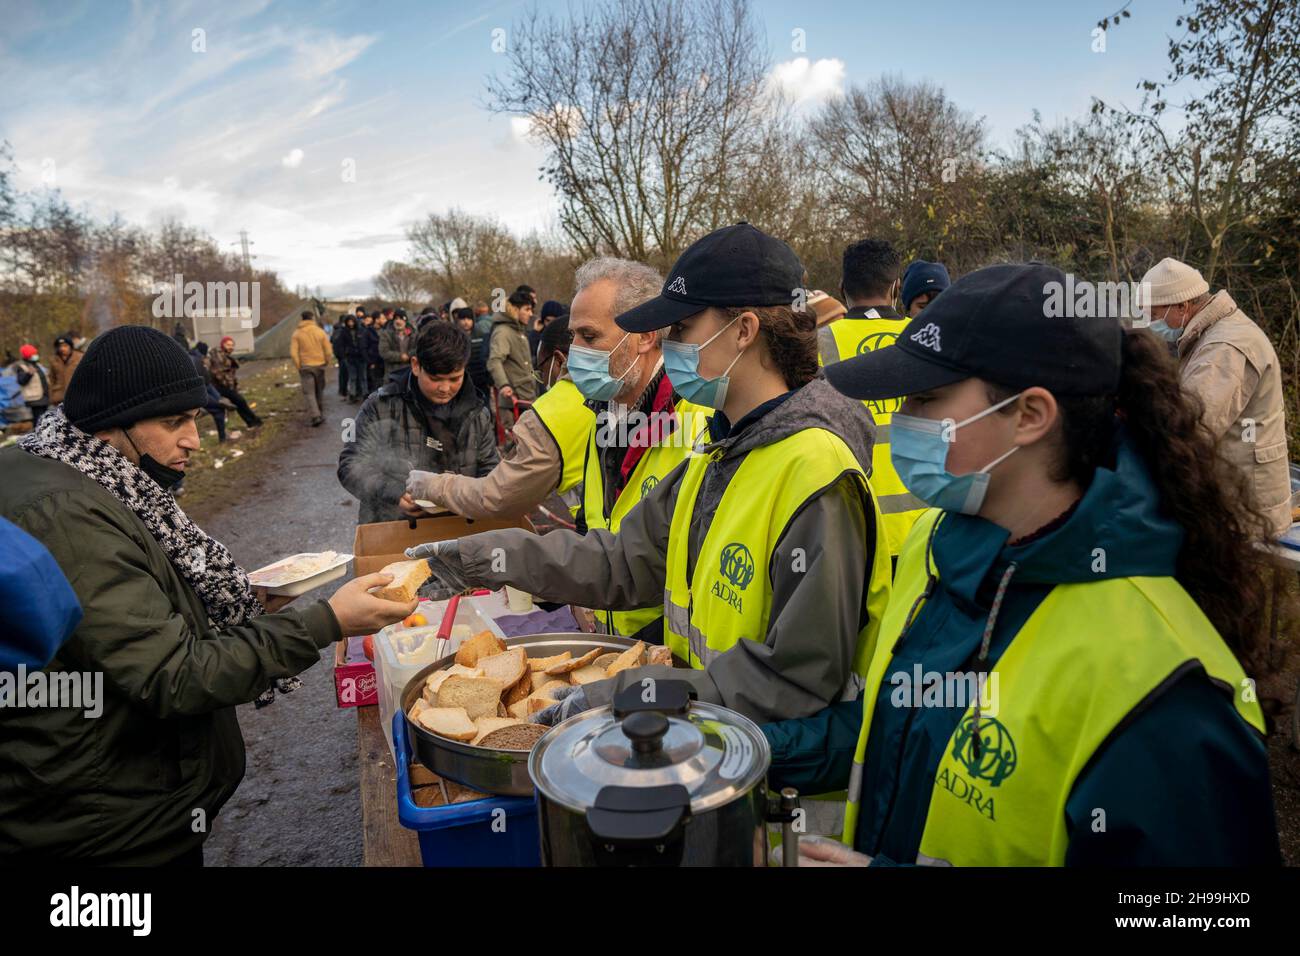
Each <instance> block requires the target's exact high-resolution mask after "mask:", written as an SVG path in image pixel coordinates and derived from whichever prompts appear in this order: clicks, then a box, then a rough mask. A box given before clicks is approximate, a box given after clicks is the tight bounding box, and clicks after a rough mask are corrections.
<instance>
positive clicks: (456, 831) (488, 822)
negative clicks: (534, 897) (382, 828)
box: [389, 714, 542, 866]
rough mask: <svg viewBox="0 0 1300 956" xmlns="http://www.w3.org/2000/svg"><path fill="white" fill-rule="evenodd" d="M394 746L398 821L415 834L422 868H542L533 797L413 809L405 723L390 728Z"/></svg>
mask: <svg viewBox="0 0 1300 956" xmlns="http://www.w3.org/2000/svg"><path fill="white" fill-rule="evenodd" d="M389 727H390V728H391V732H392V736H393V739H394V740H396V741H397V752H396V755H395V757H394V760H395V764H396V767H397V819H398V822H400V823H401V824H402V826H404V827H406V828H407V829H408V830H414V831H415V832H416V836H417V837H418V838H419V841H420V859H421V861H422V862H423V863H424V865H425V866H540V865H541V862H542V852H541V839H540V837H539V835H538V829H537V803H536V801H534V800H533V798H532V797H495V796H494V797H485V798H484V799H482V800H474V801H473V802H471V803H453V804H451V805H450V806H445V807H417V806H416V805H415V800H414V799H413V797H412V796H411V769H410V767H411V759H412V757H411V746H410V743H409V742H408V741H407V738H406V718H405V716H403V715H402V714H395V715H394V719H393V720H392V722H391V723H390V724H389Z"/></svg>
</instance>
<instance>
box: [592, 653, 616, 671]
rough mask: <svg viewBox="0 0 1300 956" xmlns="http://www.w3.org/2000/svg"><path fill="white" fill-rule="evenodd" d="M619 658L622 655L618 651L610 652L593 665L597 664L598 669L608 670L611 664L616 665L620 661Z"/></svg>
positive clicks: (598, 658) (601, 656) (602, 655)
mask: <svg viewBox="0 0 1300 956" xmlns="http://www.w3.org/2000/svg"><path fill="white" fill-rule="evenodd" d="M619 656H620V655H619V653H618V651H610V652H609V653H608V654H601V655H600V656H599V657H597V658H596V659H595V660H594V661H592V663H593V664H595V665H596V666H597V667H604V668H608V667H609V665H610V664H612V663H614V662H615V661H616V660H618V659H619Z"/></svg>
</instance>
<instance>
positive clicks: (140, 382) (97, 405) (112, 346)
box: [63, 325, 208, 434]
mask: <svg viewBox="0 0 1300 956" xmlns="http://www.w3.org/2000/svg"><path fill="white" fill-rule="evenodd" d="M207 402H208V398H207V389H206V388H205V387H204V385H203V379H201V378H199V375H198V373H197V372H196V371H195V369H194V363H193V362H192V361H191V360H190V357H189V355H188V354H186V352H185V350H184V349H183V348H181V346H180V344H179V343H178V342H177V341H176V340H175V339H173V338H172V337H171V336H170V335H167V334H166V333H165V332H159V331H158V330H157V329H151V328H149V327H148V326H146V325H122V326H118V327H117V328H115V329H109V330H108V331H107V332H105V333H104V334H103V335H99V336H96V338H95V340H94V341H93V342H91V343H90V347H89V348H87V349H86V354H85V355H84V356H82V359H81V361H80V362H79V363H78V365H77V368H76V370H75V371H74V372H73V373H72V380H71V381H70V382H68V390H67V392H66V393H65V394H64V397H63V413H64V414H65V415H67V417H68V421H70V422H72V424H73V425H76V426H77V427H78V428H80V429H81V430H82V431H83V432H89V433H92V434H93V433H94V432H98V431H104V430H106V429H109V428H127V427H129V426H131V425H134V424H135V423H136V422H138V421H142V420H143V419H146V418H161V417H163V416H164V415H176V414H178V413H180V412H186V411H190V410H191V409H195V408H202V407H203V406H204V405H206V404H207Z"/></svg>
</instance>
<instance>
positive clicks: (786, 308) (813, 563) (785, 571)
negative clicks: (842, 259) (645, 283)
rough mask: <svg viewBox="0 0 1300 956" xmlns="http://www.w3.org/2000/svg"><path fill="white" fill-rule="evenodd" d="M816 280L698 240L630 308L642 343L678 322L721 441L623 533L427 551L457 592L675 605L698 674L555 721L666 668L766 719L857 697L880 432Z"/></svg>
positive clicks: (882, 579) (679, 636)
mask: <svg viewBox="0 0 1300 956" xmlns="http://www.w3.org/2000/svg"><path fill="white" fill-rule="evenodd" d="M803 272H804V270H803V266H802V264H801V263H800V262H799V259H798V257H797V256H796V255H795V254H794V252H793V251H792V250H791V249H790V247H789V246H787V245H786V244H785V243H783V242H781V241H780V240H777V239H774V238H773V237H771V236H768V235H765V234H764V233H762V232H760V231H759V230H757V229H755V228H754V227H753V226H750V225H748V224H746V223H740V224H737V225H734V226H729V227H726V228H724V229H720V230H717V231H715V232H713V233H710V234H709V235H707V236H705V237H704V238H702V239H700V240H699V241H698V242H696V243H695V244H693V245H692V246H691V247H690V248H689V249H687V250H686V251H685V252H683V253H682V255H681V257H680V258H679V259H678V261H677V263H676V264H675V265H674V266H673V269H672V272H671V278H670V279H669V281H667V282H665V283H664V285H663V288H662V291H661V292H660V294H659V295H658V296H656V297H655V298H652V299H650V300H649V301H647V302H643V303H642V304H640V305H638V306H636V307H635V308H632V309H631V310H629V311H626V312H623V313H622V314H620V315H618V316H617V319H616V321H617V324H618V326H619V327H620V328H621V329H622V330H623V332H624V333H632V334H636V333H646V332H652V331H655V330H657V329H663V328H669V329H670V331H669V333H668V338H667V340H666V341H664V342H663V345H662V349H663V361H664V369H665V370H666V372H667V377H668V379H669V381H670V383H671V385H672V387H673V388H674V389H675V391H676V392H677V393H678V394H679V395H680V396H681V397H682V398H683V399H685V400H686V401H688V402H691V403H694V404H695V405H696V406H706V407H708V408H711V409H714V410H715V414H714V415H713V417H712V418H711V419H709V426H708V433H709V437H708V441H707V443H705V444H703V445H701V446H698V447H697V448H696V451H697V452H698V453H696V454H688V455H687V456H686V458H685V460H684V461H682V462H681V463H680V464H678V465H677V466H676V467H675V468H674V469H673V470H672V471H670V472H669V473H668V474H667V475H666V476H664V477H663V478H661V479H659V480H658V481H657V483H655V485H654V486H653V488H648V489H646V490H645V493H644V495H643V497H641V499H640V501H639V503H638V504H637V505H636V506H635V507H634V508H632V510H631V511H629V512H628V513H627V514H626V515H624V516H623V518H622V520H621V523H620V525H619V527H618V530H617V532H615V531H610V530H607V529H606V528H604V527H593V528H590V529H589V530H588V531H587V533H586V534H585V535H579V534H576V533H574V532H570V531H564V530H559V531H552V532H550V533H549V534H546V535H542V536H538V535H531V534H527V533H515V532H514V531H513V530H507V531H495V532H486V533H482V534H476V535H471V536H468V537H464V538H461V539H459V540H453V541H443V542H437V543H432V544H427V545H421V546H419V547H417V548H413V549H411V550H409V551H408V552H407V553H408V555H409V556H411V557H425V558H427V559H428V560H429V565H430V568H431V569H432V570H433V572H434V574H435V575H436V576H437V578H438V579H439V580H440V581H441V582H442V583H443V584H445V585H447V586H449V587H453V588H460V587H464V586H467V585H484V586H488V587H500V586H501V585H503V584H509V585H511V586H513V587H516V588H519V589H521V590H524V591H528V592H529V593H532V594H534V595H537V596H538V597H540V598H541V599H543V600H547V601H557V602H568V603H575V604H579V605H582V606H585V607H593V606H595V607H605V608H611V609H614V610H620V609H622V610H631V609H636V608H643V607H652V606H655V605H658V604H662V606H663V612H664V623H663V628H664V642H665V644H666V645H667V646H668V647H669V648H670V649H671V656H672V658H673V659H674V660H675V662H676V663H677V664H679V665H680V666H678V667H669V666H666V665H659V664H656V665H649V666H642V667H634V668H630V669H628V670H626V671H623V672H621V673H620V674H619V675H618V676H617V677H616V678H614V679H610V680H604V681H597V682H594V683H590V684H586V685H584V686H583V687H580V688H575V689H574V691H573V692H572V693H571V694H570V695H569V696H568V697H567V698H566V699H565V700H564V701H563V702H561V703H558V704H556V705H555V706H553V707H550V708H548V709H547V710H544V711H542V712H541V713H540V714H536V715H534V717H535V718H536V719H537V720H538V721H539V722H542V723H551V722H555V721H558V720H562V719H565V718H566V717H567V716H569V715H570V714H572V713H575V712H578V711H581V710H584V709H586V708H588V707H594V706H599V705H601V704H604V703H606V702H607V701H608V700H609V699H610V698H611V697H612V695H613V694H614V693H616V692H617V691H618V690H620V689H622V688H623V687H625V686H628V685H629V684H630V683H634V682H639V681H641V680H642V679H643V678H646V677H649V678H657V679H672V678H676V679H684V680H686V681H688V682H690V683H691V685H692V687H693V688H694V689H695V691H696V693H697V694H698V697H699V699H700V700H707V701H711V702H714V703H721V704H723V705H725V706H727V707H730V708H732V709H734V710H737V711H739V712H740V713H742V714H744V715H745V716H747V717H750V718H751V719H754V720H759V721H771V720H779V719H783V718H789V717H802V716H808V715H811V714H814V713H817V712H818V711H820V710H822V709H823V708H824V707H825V706H826V705H827V704H829V703H831V702H832V701H837V700H840V699H843V698H844V697H845V696H847V698H848V699H853V698H855V697H856V696H857V688H858V687H859V686H860V683H861V677H862V675H863V674H864V673H865V668H864V662H865V652H866V649H867V647H868V646H869V644H870V643H871V634H872V633H873V631H874V627H875V626H876V624H877V623H878V620H879V615H880V614H881V612H882V611H883V608H884V603H885V599H886V597H887V595H888V589H889V570H890V566H889V551H888V547H887V546H886V544H885V541H884V536H883V530H882V527H881V521H880V515H879V511H878V509H877V508H876V507H875V503H874V500H873V497H872V494H871V490H870V487H869V485H868V482H867V478H866V473H865V469H864V465H863V463H866V464H867V465H868V466H869V464H870V462H871V442H872V431H873V425H872V422H871V418H870V415H869V414H868V413H867V411H866V409H865V408H864V407H863V406H862V404H861V403H860V402H853V401H850V400H849V399H846V398H844V397H843V396H841V395H840V394H839V393H838V392H836V391H835V390H834V389H833V388H831V387H830V386H829V385H828V384H827V383H826V381H825V380H824V379H823V378H822V377H821V376H820V375H819V374H818V369H817V344H816V329H815V323H816V319H815V317H814V315H813V314H812V313H810V312H803V311H796V310H795V308H794V307H793V303H795V302H796V301H803V297H802V296H800V295H799V294H798V293H799V291H800V289H799V287H800V285H801V281H802V277H803ZM572 360H573V356H572V351H571V353H570V361H572ZM677 434H680V435H682V436H687V435H689V434H690V429H680V430H679V431H678V432H677ZM497 549H504V553H505V554H507V555H509V560H508V561H506V562H504V567H502V562H499V561H496V562H494V561H493V555H494V553H498V552H497Z"/></svg>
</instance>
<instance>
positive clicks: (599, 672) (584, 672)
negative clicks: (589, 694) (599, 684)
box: [569, 664, 607, 684]
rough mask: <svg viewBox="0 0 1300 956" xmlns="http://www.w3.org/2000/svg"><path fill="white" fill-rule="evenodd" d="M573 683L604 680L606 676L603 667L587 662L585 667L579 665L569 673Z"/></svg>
mask: <svg viewBox="0 0 1300 956" xmlns="http://www.w3.org/2000/svg"><path fill="white" fill-rule="evenodd" d="M569 676H570V677H571V678H572V679H573V682H574V683H575V684H591V683H594V682H595V681H598V680H604V679H605V677H606V676H607V675H606V674H605V671H604V669H603V668H600V667H597V666H596V665H595V664H588V665H587V666H586V667H580V668H578V669H577V670H576V671H574V672H573V673H572V674H570V675H569Z"/></svg>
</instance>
